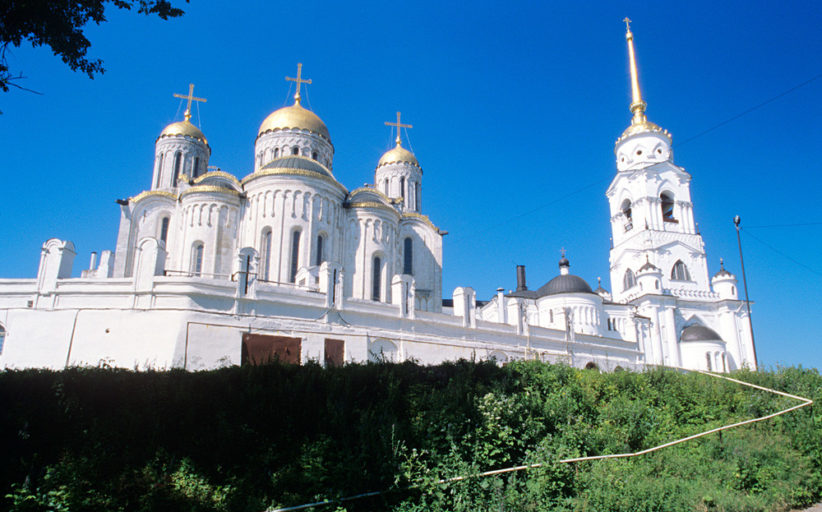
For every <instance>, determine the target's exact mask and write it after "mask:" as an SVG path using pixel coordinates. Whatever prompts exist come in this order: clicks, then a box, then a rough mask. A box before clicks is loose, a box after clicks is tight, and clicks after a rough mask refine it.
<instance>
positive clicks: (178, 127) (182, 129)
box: [157, 118, 208, 145]
mask: <svg viewBox="0 0 822 512" xmlns="http://www.w3.org/2000/svg"><path fill="white" fill-rule="evenodd" d="M175 135H182V136H184V137H191V138H192V139H197V140H199V141H202V142H203V144H206V145H208V141H207V140H206V137H205V135H203V132H202V131H200V129H199V128H197V127H196V126H194V125H193V124H191V121H189V120H188V118H186V120H185V121H178V122H176V123H171V124H170V125H168V126H166V127H165V128H164V129H163V131H162V132H161V133H160V136H159V137H157V138H158V139H159V138H162V137H173V136H175Z"/></svg>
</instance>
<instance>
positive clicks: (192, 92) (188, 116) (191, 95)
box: [174, 84, 206, 121]
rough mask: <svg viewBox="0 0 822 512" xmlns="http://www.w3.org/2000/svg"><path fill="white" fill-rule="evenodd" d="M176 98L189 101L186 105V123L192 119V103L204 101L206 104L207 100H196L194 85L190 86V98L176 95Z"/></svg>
mask: <svg viewBox="0 0 822 512" xmlns="http://www.w3.org/2000/svg"><path fill="white" fill-rule="evenodd" d="M174 97H175V98H183V99H187V100H188V103H187V104H186V113H185V116H186V121H188V120H189V119H191V102H192V101H202V102H203V103H205V102H206V99H205V98H195V97H194V84H188V96H183V95H182V94H177V93H174Z"/></svg>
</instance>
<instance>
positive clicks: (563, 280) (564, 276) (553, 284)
mask: <svg viewBox="0 0 822 512" xmlns="http://www.w3.org/2000/svg"><path fill="white" fill-rule="evenodd" d="M570 266H571V262H570V261H568V258H566V257H565V251H564V250H563V251H562V258H561V259H560V260H559V272H560V274H559V275H558V276H557V277H555V278H553V279H551V280H550V281H548V282H547V283H545V284H544V285H542V287H541V288H540V289H539V290H537V294H538V295H539V296H540V297H545V296H546V295H557V294H560V293H594V291H593V290H591V286H590V285H589V284H588V283H587V282H585V279H583V278H581V277H579V276H575V275H571V274H569V273H568V268H569V267H570Z"/></svg>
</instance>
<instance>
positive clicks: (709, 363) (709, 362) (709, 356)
mask: <svg viewBox="0 0 822 512" xmlns="http://www.w3.org/2000/svg"><path fill="white" fill-rule="evenodd" d="M705 362H706V363H707V364H708V371H709V372H710V371H713V368H711V353H710V352H705Z"/></svg>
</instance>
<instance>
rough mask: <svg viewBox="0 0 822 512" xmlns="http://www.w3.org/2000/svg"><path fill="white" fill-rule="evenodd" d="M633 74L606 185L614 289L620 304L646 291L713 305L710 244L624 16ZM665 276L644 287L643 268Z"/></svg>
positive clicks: (688, 179)
mask: <svg viewBox="0 0 822 512" xmlns="http://www.w3.org/2000/svg"><path fill="white" fill-rule="evenodd" d="M624 21H625V24H626V33H625V39H626V41H627V44H628V61H629V66H630V73H631V106H630V110H631V114H632V116H631V125H630V126H629V127H628V128H627V129H626V130H625V131H624V132H623V133H622V135H621V136H620V137H619V139H617V141H616V145H615V147H614V153H615V155H616V165H617V175H616V176H615V177H614V179H613V181H612V182H611V185H610V186H609V187H608V190H607V192H606V194H605V195H606V196H607V197H608V201H609V204H610V215H611V233H612V239H613V248H612V249H611V255H610V267H611V269H610V273H611V289H612V292H613V297H614V300H615V301H616V302H626V301H630V300H633V299H635V298H636V297H639V296H642V295H646V294H658V295H673V296H678V297H683V298H688V299H692V300H700V299H703V300H715V297H714V296H713V293H712V292H711V288H710V281H709V280H708V266H707V261H706V258H705V244H704V242H703V240H702V237H701V236H700V235H699V233H697V230H696V224H695V222H694V214H693V203H692V202H691V186H690V182H691V175H690V174H688V173H687V172H685V170H684V169H683V168H681V167H678V166H676V165H674V161H673V150H672V147H671V146H672V137H671V134H669V133H668V131H667V130H664V129H662V128H661V127H659V126H658V125H656V124H654V123H652V122H650V121H648V119H647V117H646V115H645V109H646V107H647V103H645V101H644V100H643V99H642V93H641V91H640V87H639V73H638V70H637V61H636V54H635V52H634V35H633V33H632V32H631V28H630V21H631V20H629V19H628V18H625V20H624ZM646 263H650V264H652V265H655V266H656V267H658V269H659V270H660V272H661V280H662V286H661V289H660V288H655V289H650V290H649V289H645V287H643V286H642V283H640V282H639V280H638V279H637V274H638V272H639V269H640V268H641V267H642V266H643V264H646Z"/></svg>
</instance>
